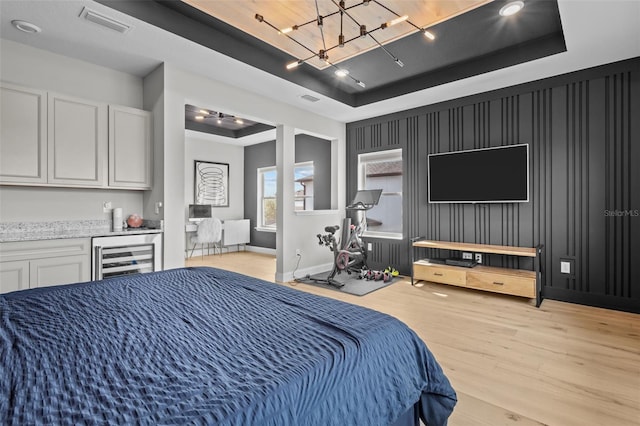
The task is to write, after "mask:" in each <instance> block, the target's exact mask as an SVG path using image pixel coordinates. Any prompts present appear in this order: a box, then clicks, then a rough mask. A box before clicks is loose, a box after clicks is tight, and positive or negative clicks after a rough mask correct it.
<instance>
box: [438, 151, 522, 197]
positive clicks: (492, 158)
mask: <svg viewBox="0 0 640 426" xmlns="http://www.w3.org/2000/svg"><path fill="white" fill-rule="evenodd" d="M428 175H429V202H430V203H515V202H527V201H529V145H528V144H519V145H508V146H501V147H496V148H483V149H473V150H468V151H457V152H448V153H441V154H431V155H429V158H428Z"/></svg>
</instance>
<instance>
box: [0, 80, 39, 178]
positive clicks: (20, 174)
mask: <svg viewBox="0 0 640 426" xmlns="http://www.w3.org/2000/svg"><path fill="white" fill-rule="evenodd" d="M46 122H47V93H46V92H44V91H41V90H35V89H28V88H24V87H20V86H15V85H11V84H7V83H1V84H0V182H3V183H16V182H17V183H32V184H40V183H46V181H47V128H46Z"/></svg>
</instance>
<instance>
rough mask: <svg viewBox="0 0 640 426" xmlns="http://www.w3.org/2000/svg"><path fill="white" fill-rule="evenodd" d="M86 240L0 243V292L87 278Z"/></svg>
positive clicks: (79, 280) (89, 244)
mask: <svg viewBox="0 0 640 426" xmlns="http://www.w3.org/2000/svg"><path fill="white" fill-rule="evenodd" d="M90 248H91V242H90V239H89V238H72V239H60V240H42V241H19V242H10V243H0V293H6V292H9V291H15V290H22V289H26V288H36V287H45V286H51V285H60V284H70V283H76V282H83V281H89V280H90V279H91V253H90Z"/></svg>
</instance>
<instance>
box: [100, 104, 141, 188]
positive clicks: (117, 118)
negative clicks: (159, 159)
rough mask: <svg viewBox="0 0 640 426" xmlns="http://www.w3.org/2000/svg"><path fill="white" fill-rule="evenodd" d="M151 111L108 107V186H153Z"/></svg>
mask: <svg viewBox="0 0 640 426" xmlns="http://www.w3.org/2000/svg"><path fill="white" fill-rule="evenodd" d="M151 160H152V152H151V113H150V112H148V111H141V110H139V109H134V108H127V107H122V106H113V105H110V106H109V186H111V187H122V188H151V169H152V161H151Z"/></svg>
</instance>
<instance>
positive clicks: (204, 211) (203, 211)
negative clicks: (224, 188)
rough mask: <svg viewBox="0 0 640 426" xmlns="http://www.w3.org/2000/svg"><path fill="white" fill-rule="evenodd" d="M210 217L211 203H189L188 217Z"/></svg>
mask: <svg viewBox="0 0 640 426" xmlns="http://www.w3.org/2000/svg"><path fill="white" fill-rule="evenodd" d="M207 217H211V204H189V219H204V218H207Z"/></svg>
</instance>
